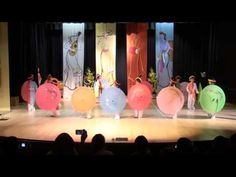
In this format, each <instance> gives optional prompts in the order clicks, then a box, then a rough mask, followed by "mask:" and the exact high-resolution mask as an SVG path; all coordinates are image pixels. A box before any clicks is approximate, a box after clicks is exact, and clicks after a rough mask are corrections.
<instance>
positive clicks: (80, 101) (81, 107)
mask: <svg viewBox="0 0 236 177" xmlns="http://www.w3.org/2000/svg"><path fill="white" fill-rule="evenodd" d="M71 104H72V106H73V108H74V110H75V111H78V112H87V111H89V110H91V109H92V108H93V107H94V106H95V105H96V97H95V94H94V92H93V90H92V89H91V88H90V87H78V88H77V89H76V90H75V91H74V92H73V94H72V97H71Z"/></svg>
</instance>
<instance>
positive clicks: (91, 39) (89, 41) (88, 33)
mask: <svg viewBox="0 0 236 177" xmlns="http://www.w3.org/2000/svg"><path fill="white" fill-rule="evenodd" d="M95 55H96V38H95V23H85V37H84V73H85V72H86V69H87V68H90V69H91V70H92V71H93V72H94V74H96V63H95V58H96V56H95Z"/></svg>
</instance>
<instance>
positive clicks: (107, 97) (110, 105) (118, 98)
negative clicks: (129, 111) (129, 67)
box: [100, 87, 126, 113]
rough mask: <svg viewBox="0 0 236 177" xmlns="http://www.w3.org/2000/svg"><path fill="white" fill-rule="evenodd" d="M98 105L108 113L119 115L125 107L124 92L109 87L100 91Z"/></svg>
mask: <svg viewBox="0 0 236 177" xmlns="http://www.w3.org/2000/svg"><path fill="white" fill-rule="evenodd" d="M100 105H101V107H102V109H103V111H105V112H108V113H120V112H121V111H122V110H123V109H124V108H125V105H126V96H125V94H124V92H123V91H122V90H121V89H119V88H117V87H109V88H106V89H104V90H103V91H102V94H101V96H100Z"/></svg>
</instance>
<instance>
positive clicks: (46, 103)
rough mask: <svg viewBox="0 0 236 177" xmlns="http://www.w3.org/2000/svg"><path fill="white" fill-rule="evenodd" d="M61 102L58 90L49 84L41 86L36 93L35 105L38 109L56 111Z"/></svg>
mask: <svg viewBox="0 0 236 177" xmlns="http://www.w3.org/2000/svg"><path fill="white" fill-rule="evenodd" d="M60 101H61V92H60V90H59V88H58V87H57V86H55V85H53V84H51V83H45V84H42V85H41V86H40V87H39V88H38V89H37V92H36V104H37V105H38V107H39V108H40V109H44V110H56V108H57V107H58V105H59V103H60Z"/></svg>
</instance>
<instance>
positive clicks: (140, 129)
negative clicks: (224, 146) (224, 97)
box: [0, 101, 236, 142]
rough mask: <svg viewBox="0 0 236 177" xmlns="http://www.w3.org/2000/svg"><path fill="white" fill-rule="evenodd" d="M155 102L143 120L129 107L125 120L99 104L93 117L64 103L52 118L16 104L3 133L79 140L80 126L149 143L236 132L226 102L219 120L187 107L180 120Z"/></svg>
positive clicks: (233, 110) (0, 126)
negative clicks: (66, 135) (143, 138)
mask: <svg viewBox="0 0 236 177" xmlns="http://www.w3.org/2000/svg"><path fill="white" fill-rule="evenodd" d="M155 105H156V104H155V101H153V103H152V105H151V106H150V107H149V109H147V110H146V111H145V112H144V116H143V118H141V119H137V118H134V117H133V111H132V110H131V109H129V108H128V107H127V108H126V109H125V110H124V112H122V114H121V119H120V120H115V119H114V118H113V115H111V114H106V113H104V112H103V111H102V110H101V108H100V106H99V105H97V106H96V107H95V109H94V110H93V112H92V114H93V118H92V119H86V118H84V115H82V114H80V113H76V112H74V111H73V109H72V107H71V106H70V103H67V102H64V104H63V106H62V109H61V115H60V116H59V117H50V115H51V113H50V112H47V111H42V110H38V109H37V110H36V112H34V113H29V112H28V111H27V109H26V105H25V104H23V105H19V106H17V107H13V108H12V110H11V112H9V113H6V114H2V115H1V116H0V120H1V121H0V136H16V137H18V138H23V139H33V140H54V139H55V138H56V136H57V135H58V134H60V133H61V132H67V133H69V134H70V135H71V136H72V137H73V139H74V140H75V141H76V142H79V141H80V137H79V135H75V130H76V129H86V130H87V132H88V138H87V140H86V142H90V141H91V139H92V137H93V136H94V135H95V134H97V133H102V134H103V135H104V136H105V137H106V141H107V142H120V141H116V138H128V141H124V142H133V141H134V139H135V138H136V137H137V136H138V135H145V136H146V137H147V138H148V140H149V142H173V141H176V140H177V139H178V138H179V137H188V138H190V139H192V140H211V139H213V138H214V137H216V136H217V135H223V136H226V137H229V136H230V135H231V134H233V133H234V132H236V106H235V105H228V104H227V105H226V106H225V108H224V109H223V111H222V112H220V113H218V114H217V115H216V119H210V118H208V117H207V114H206V113H204V112H203V111H202V110H201V109H200V108H198V107H197V109H196V110H195V111H188V110H187V109H186V108H183V110H182V111H181V112H179V114H178V118H177V119H172V118H168V117H165V116H164V115H162V114H161V113H160V111H159V110H158V109H157V107H156V106H155Z"/></svg>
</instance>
